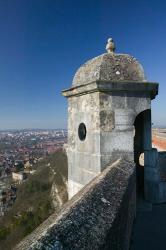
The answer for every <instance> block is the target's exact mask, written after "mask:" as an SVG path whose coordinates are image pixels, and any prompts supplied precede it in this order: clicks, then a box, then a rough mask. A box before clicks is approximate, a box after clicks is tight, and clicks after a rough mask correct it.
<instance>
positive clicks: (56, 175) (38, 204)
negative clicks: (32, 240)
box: [0, 151, 67, 250]
mask: <svg viewBox="0 0 166 250" xmlns="http://www.w3.org/2000/svg"><path fill="white" fill-rule="evenodd" d="M35 169H36V172H35V173H34V174H33V175H31V176H30V177H29V178H28V180H26V181H25V182H24V183H22V184H21V185H19V186H18V191H17V199H16V201H15V203H14V205H13V207H12V209H11V210H10V211H9V212H8V214H7V215H6V216H4V217H3V218H2V219H1V220H0V249H2V250H4V249H5V250H7V249H12V248H13V246H14V245H15V244H17V243H18V242H19V241H20V240H21V239H22V238H23V237H25V236H26V235H27V234H29V233H30V232H31V231H33V230H34V229H35V228H36V227H37V226H38V225H39V224H40V223H41V222H43V221H44V220H45V219H46V218H47V217H48V216H49V215H50V214H52V213H53V212H57V213H58V212H59V210H60V207H61V206H62V204H64V203H65V202H66V201H67V188H66V182H67V159H66V155H65V154H64V153H63V152H62V151H58V152H56V153H54V154H52V155H49V156H47V157H46V159H44V160H42V161H41V162H38V163H37V164H36V165H35Z"/></svg>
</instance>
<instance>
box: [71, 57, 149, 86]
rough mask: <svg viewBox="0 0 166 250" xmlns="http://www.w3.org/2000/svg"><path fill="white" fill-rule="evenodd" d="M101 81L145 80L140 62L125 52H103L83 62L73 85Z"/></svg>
mask: <svg viewBox="0 0 166 250" xmlns="http://www.w3.org/2000/svg"><path fill="white" fill-rule="evenodd" d="M96 80H101V81H122V82H123V81H141V82H142V81H145V80H146V79H145V75H144V71H143V68H142V66H141V64H140V63H139V62H138V61H137V60H136V59H135V58H134V57H132V56H130V55H127V54H110V53H105V54H102V55H100V56H98V57H95V58H93V59H91V60H89V61H88V62H86V63H85V64H83V65H82V66H81V67H80V68H79V69H78V71H77V72H76V74H75V76H74V79H73V86H78V85H82V84H87V83H89V82H93V81H96Z"/></svg>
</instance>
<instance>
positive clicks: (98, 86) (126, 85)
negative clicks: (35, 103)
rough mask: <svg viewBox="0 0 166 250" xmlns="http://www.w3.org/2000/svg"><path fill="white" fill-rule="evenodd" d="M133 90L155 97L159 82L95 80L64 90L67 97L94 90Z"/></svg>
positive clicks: (63, 92) (63, 93)
mask: <svg viewBox="0 0 166 250" xmlns="http://www.w3.org/2000/svg"><path fill="white" fill-rule="evenodd" d="M115 91H121V92H122V91H123V92H133V93H139V92H140V93H147V94H148V95H150V96H151V99H154V98H155V96H156V95H157V94H158V83H155V82H146V81H145V82H139V81H131V82H130V81H123V82H122V81H117V82H116V81H113V82H109V81H94V82H90V83H87V84H83V85H79V86H75V87H72V88H70V89H66V90H63V91H62V95H63V96H65V97H72V96H79V95H85V94H87V93H93V92H115Z"/></svg>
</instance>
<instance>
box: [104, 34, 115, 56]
mask: <svg viewBox="0 0 166 250" xmlns="http://www.w3.org/2000/svg"><path fill="white" fill-rule="evenodd" d="M115 49H116V48H115V43H114V41H113V39H112V38H108V40H107V45H106V50H107V52H108V53H112V54H113V53H114V51H115Z"/></svg>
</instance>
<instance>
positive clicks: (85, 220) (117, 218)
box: [15, 159, 136, 250]
mask: <svg viewBox="0 0 166 250" xmlns="http://www.w3.org/2000/svg"><path fill="white" fill-rule="evenodd" d="M135 184H136V181H135V165H134V163H133V162H131V161H129V160H127V159H119V160H117V161H116V162H114V163H113V164H112V165H110V166H108V167H107V168H106V169H105V170H104V171H103V172H102V173H101V174H99V175H98V176H97V177H96V178H95V179H93V180H92V181H91V182H90V183H89V184H88V185H86V186H85V187H84V188H83V189H82V190H81V191H80V192H78V193H77V195H75V196H74V197H73V198H72V199H71V200H70V201H69V202H68V203H67V204H66V205H65V207H64V208H63V210H62V211H61V214H60V215H59V216H58V217H57V218H55V215H52V216H50V218H48V220H47V221H45V222H44V223H43V224H42V225H40V226H39V228H37V229H36V230H35V231H34V232H33V233H31V234H30V235H29V236H28V237H26V238H25V239H24V240H23V241H22V242H21V243H20V244H19V245H17V246H16V247H15V250H16V249H17V250H27V249H28V250H32V249H33V250H34V249H36V250H37V249H57V250H60V249H72V250H78V249H82V250H83V249H84V250H91V249H93V250H95V249H101V250H104V249H105V250H106V249H112V250H120V249H123V250H127V249H129V243H130V236H131V229H132V224H133V220H134V217H135V206H136V200H135Z"/></svg>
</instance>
